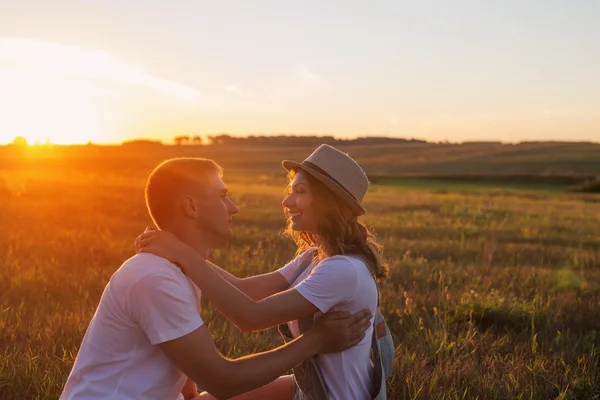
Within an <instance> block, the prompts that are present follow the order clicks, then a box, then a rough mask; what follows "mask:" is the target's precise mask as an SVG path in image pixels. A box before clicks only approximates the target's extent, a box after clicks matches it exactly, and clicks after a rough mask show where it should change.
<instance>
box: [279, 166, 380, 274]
mask: <svg viewBox="0 0 600 400" xmlns="http://www.w3.org/2000/svg"><path fill="white" fill-rule="evenodd" d="M295 175H296V172H295V171H293V170H292V171H290V172H289V174H288V186H287V188H286V193H289V191H290V190H291V182H292V180H293V179H294V176H295ZM305 176H306V178H307V180H308V184H309V186H310V190H311V192H312V193H313V197H314V202H313V205H312V206H313V207H314V209H315V211H316V212H315V214H316V215H318V216H319V222H318V227H317V231H318V232H319V234H318V238H317V237H316V236H315V235H313V234H312V233H310V232H304V231H294V230H293V229H292V222H291V220H289V219H288V223H287V227H286V229H285V234H286V235H287V236H289V237H290V238H292V239H293V240H294V242H296V244H297V245H298V254H299V253H301V252H303V251H304V250H307V249H308V248H310V247H316V248H317V251H316V255H315V257H317V259H319V260H323V259H325V258H327V257H332V256H335V255H349V254H352V255H359V256H363V257H364V259H365V261H366V263H367V267H368V268H369V270H370V271H371V273H372V274H373V275H374V276H375V278H377V279H382V278H385V277H386V276H387V275H388V265H387V264H386V263H385V262H384V260H383V259H382V256H381V252H382V249H383V246H382V245H380V244H379V243H378V242H377V241H376V239H375V236H374V235H373V234H372V233H371V231H369V229H368V228H367V227H366V226H365V225H363V224H362V223H361V222H359V221H358V219H357V217H356V216H355V215H354V214H353V212H352V210H351V208H350V207H349V206H348V205H347V204H346V203H345V202H344V201H343V200H342V199H340V198H339V197H338V196H337V195H335V194H334V193H333V192H332V191H331V190H329V189H328V188H327V187H326V186H325V185H324V184H323V183H321V182H320V181H319V180H317V179H316V178H313V177H312V176H311V175H310V174H305Z"/></svg>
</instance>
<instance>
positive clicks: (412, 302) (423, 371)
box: [0, 150, 600, 400]
mask: <svg viewBox="0 0 600 400" xmlns="http://www.w3.org/2000/svg"><path fill="white" fill-rule="evenodd" d="M89 151H90V152H91V151H92V150H89ZM93 151H96V150H93ZM168 156H172V154H171V153H169V154H163V157H159V155H158V154H154V155H147V154H146V155H144V154H140V155H127V156H125V155H123V154H121V155H120V156H118V157H117V156H115V154H114V153H113V152H112V150H111V151H107V153H105V154H104V156H103V154H102V153H101V152H97V154H96V155H95V156H93V157H92V155H91V154H87V156H86V157H91V159H87V158H85V157H81V158H80V159H78V158H77V157H79V156H78V155H77V154H76V152H75V153H73V154H71V155H70V156H69V157H67V156H65V155H64V154H62V155H61V157H57V158H56V159H55V161H53V162H52V163H50V162H48V163H46V162H44V163H42V162H40V161H39V160H38V161H36V160H35V159H34V160H30V161H23V160H21V161H20V162H19V164H13V166H12V167H10V169H9V167H6V166H5V167H4V169H2V170H0V209H1V210H2V212H1V213H0V398H1V399H2V400H16V399H28V400H29V399H56V398H57V397H58V395H59V393H60V391H61V389H62V387H63V385H64V382H65V380H66V377H67V374H68V373H69V370H70V368H71V366H72V363H73V360H74V358H75V356H76V354H77V349H78V346H79V345H80V343H81V339H82V337H83V334H84V332H85V329H86V328H87V324H88V322H89V320H90V318H91V316H92V315H93V313H94V310H95V308H96V306H97V304H98V301H99V298H100V295H101V293H102V290H103V288H104V286H105V285H106V283H107V281H108V279H109V278H110V276H111V274H112V273H113V272H114V271H115V270H116V269H117V268H118V267H119V265H120V264H121V263H122V262H123V261H124V260H125V259H126V258H128V257H130V256H131V255H132V254H133V250H132V246H133V240H134V238H135V237H136V236H137V235H138V234H139V233H140V232H141V231H142V230H143V229H144V227H145V226H146V225H148V224H149V219H148V216H147V213H146V210H145V208H144V202H143V185H144V181H145V177H146V175H147V173H148V172H149V170H150V169H151V167H152V166H153V165H154V162H155V161H156V160H158V159H160V158H166V157H168ZM94 157H95V158H94ZM103 157H104V158H103ZM247 157H251V155H247ZM295 158H296V157H295ZM90 160H93V161H90ZM5 161H6V160H5ZM279 171H280V170H279V169H278V167H277V166H275V167H271V169H267V170H265V171H261V172H259V174H257V175H254V174H252V173H250V172H252V171H250V170H248V169H247V168H243V169H241V170H240V169H238V170H235V169H234V168H233V166H232V167H230V168H229V169H227V170H226V174H225V180H226V181H227V182H228V183H229V186H230V189H231V191H232V196H233V198H234V200H235V201H236V202H237V203H238V204H239V205H240V208H241V212H240V214H239V215H238V216H237V217H236V218H235V237H234V238H233V239H232V241H231V242H230V243H229V244H228V245H227V246H225V247H223V248H220V249H215V250H214V251H212V253H211V258H212V259H213V260H214V261H216V262H217V263H218V264H219V265H221V266H223V267H224V268H226V269H228V270H230V271H231V272H233V273H235V274H237V275H238V276H247V275H251V274H257V273H261V272H267V271H272V270H273V269H275V268H277V267H279V266H281V265H283V264H284V263H285V262H286V261H287V260H289V259H290V258H291V257H293V254H294V248H293V246H292V244H291V243H290V242H289V241H288V240H286V239H285V238H283V237H282V235H281V231H282V228H283V226H284V218H283V215H282V212H281V200H282V192H283V183H284V179H283V174H282V173H281V172H279ZM275 177H276V178H275ZM411 182H412V181H411ZM412 184H414V182H412ZM598 200H599V198H598V196H597V195H593V194H567V193H560V192H556V191H554V192H551V193H547V192H544V191H527V190H512V189H507V188H497V187H495V188H490V187H483V186H481V185H477V187H476V188H475V189H473V190H471V189H469V190H464V188H462V187H456V186H452V185H447V186H445V187H443V188H440V187H439V186H436V185H434V184H433V183H432V182H427V185H424V186H422V187H418V188H417V187H415V186H414V185H413V186H411V184H400V185H399V184H393V185H373V186H372V188H371V190H370V192H369V194H368V195H367V198H366V207H367V208H368V210H369V212H368V213H367V215H365V217H364V218H363V220H364V221H365V222H366V223H367V224H368V225H370V226H372V227H373V228H374V230H375V232H376V233H377V234H378V237H379V238H380V240H381V241H382V243H383V244H384V245H385V255H386V256H387V257H388V258H389V259H390V264H391V274H390V277H389V279H388V280H387V281H386V282H385V283H383V284H382V286H381V293H382V298H381V304H382V310H383V312H384V314H385V316H386V319H387V321H388V323H389V325H390V328H391V330H392V332H393V335H394V339H395V343H396V345H397V348H396V361H395V374H394V377H393V378H392V379H391V380H390V382H389V395H390V398H394V399H446V400H447V399H543V400H547V399H600V380H599V379H598V377H599V376H600V361H599V360H600V358H599V355H598V346H599V345H600V338H599V335H600V333H599V332H598V330H599V325H598V322H597V321H598V315H600V228H599V227H600V201H598ZM203 317H204V318H205V319H206V320H207V321H209V322H208V324H209V328H210V330H211V332H212V334H213V336H214V337H215V341H216V344H217V346H218V347H219V348H220V350H221V351H222V352H223V353H224V354H225V355H227V356H232V357H233V356H240V355H245V354H249V353H252V352H256V351H259V350H265V349H269V348H272V347H274V346H277V345H279V344H281V342H280V340H279V338H278V335H277V334H276V333H275V332H273V331H269V330H268V331H263V332H256V333H252V334H244V333H241V332H239V331H238V330H237V329H235V327H233V326H232V324H230V323H229V322H228V321H227V320H225V319H224V318H223V317H222V316H221V315H220V314H219V313H218V312H216V311H215V310H214V309H213V308H212V307H211V305H210V303H207V304H206V306H205V307H204V309H203Z"/></svg>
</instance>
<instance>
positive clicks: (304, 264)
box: [294, 249, 316, 281]
mask: <svg viewBox="0 0 600 400" xmlns="http://www.w3.org/2000/svg"><path fill="white" fill-rule="evenodd" d="M315 251H316V249H312V250H310V249H309V250H307V251H306V252H307V253H308V252H310V256H308V255H307V256H306V258H305V259H304V261H303V262H302V264H300V267H299V268H298V272H297V274H296V276H295V277H294V281H295V280H296V279H298V277H299V276H300V275H302V273H303V272H304V271H306V268H308V267H309V266H310V264H312V262H313V257H314V254H315Z"/></svg>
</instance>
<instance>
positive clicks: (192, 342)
mask: <svg viewBox="0 0 600 400" xmlns="http://www.w3.org/2000/svg"><path fill="white" fill-rule="evenodd" d="M342 314H343V313H331V315H326V316H324V317H323V318H320V319H319V321H317V322H315V325H314V327H313V328H312V329H311V330H310V331H308V332H307V333H306V334H304V335H302V336H300V337H299V338H297V339H296V340H294V341H292V342H290V343H288V344H286V345H284V346H281V347H278V348H276V349H273V350H271V351H267V352H264V353H259V354H253V355H249V356H246V357H242V358H238V359H235V360H229V359H226V358H224V357H223V356H222V355H221V354H220V353H219V351H218V350H217V349H216V348H215V346H214V343H213V340H212V338H211V336H210V333H209V332H208V329H207V328H206V326H205V325H202V326H201V327H200V328H198V329H196V330H194V331H192V332H191V333H189V334H187V335H185V336H182V337H180V338H177V339H174V340H171V341H168V342H163V343H160V344H158V346H159V347H160V349H161V350H162V351H163V352H164V353H165V354H166V356H167V357H168V358H169V359H170V360H171V361H172V362H173V363H174V364H175V365H176V366H177V367H178V368H179V369H180V370H181V371H182V372H183V373H185V374H186V375H187V376H188V377H190V378H191V379H192V380H193V381H194V382H197V383H198V384H199V385H200V386H201V387H202V388H203V389H205V390H206V391H207V392H209V393H210V394H212V395H213V396H215V397H217V398H229V397H232V396H235V395H238V394H241V393H245V392H248V391H250V390H253V389H256V388H259V387H261V386H264V385H266V384H267V383H269V382H271V381H273V380H275V379H276V378H277V377H279V376H280V375H282V374H284V373H285V372H286V371H288V370H290V369H291V368H293V367H294V366H296V365H297V364H299V363H300V362H302V361H303V360H305V359H307V358H309V357H311V356H313V355H315V354H318V353H323V352H338V351H343V350H345V349H346V348H349V347H351V346H354V345H355V344H357V343H359V342H360V340H361V339H362V338H363V337H364V332H365V330H366V329H367V328H368V326H369V325H370V318H371V314H370V312H368V311H366V310H365V311H361V312H360V313H357V314H355V315H353V316H352V317H350V318H343V317H344V316H343V315H342Z"/></svg>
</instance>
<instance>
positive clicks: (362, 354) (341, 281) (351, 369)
mask: <svg viewBox="0 0 600 400" xmlns="http://www.w3.org/2000/svg"><path fill="white" fill-rule="evenodd" d="M311 256H312V249H309V250H307V251H305V252H303V253H302V254H300V255H298V256H297V257H296V258H295V259H293V260H292V261H290V262H289V263H288V264H286V265H285V266H283V267H282V268H280V269H279V270H278V271H279V273H281V275H283V277H284V278H285V279H286V280H287V281H288V283H289V284H290V287H293V288H294V289H296V290H297V291H298V293H300V294H301V295H302V296H303V297H304V298H306V299H307V300H308V301H310V302H311V303H312V304H314V305H315V307H317V308H318V309H319V310H320V312H317V313H316V314H315V315H314V317H315V319H317V318H319V317H320V316H321V315H323V313H326V312H328V311H330V310H332V311H348V312H350V313H356V312H358V311H361V310H363V309H365V308H367V309H369V310H371V312H372V313H373V315H375V311H376V309H377V286H376V284H375V280H374V279H373V277H372V275H371V273H370V271H369V269H368V268H367V266H366V264H365V263H364V262H363V261H362V260H361V259H360V258H359V257H358V256H333V257H329V258H326V259H325V260H323V261H321V262H318V263H315V262H312V263H311V265H309V266H308V268H306V269H305V270H304V272H302V273H301V274H300V275H299V276H298V272H299V268H300V266H301V265H302V264H303V262H304V261H305V260H307V259H308V258H310V257H311ZM371 322H373V321H371ZM288 325H289V327H290V331H291V332H292V335H293V336H294V337H297V336H298V335H299V331H298V321H297V320H296V321H291V322H289V323H288ZM372 335H373V326H372V325H371V326H370V327H369V329H368V330H367V332H365V337H364V338H363V339H362V340H361V342H360V343H359V344H357V345H356V346H354V347H352V348H350V349H348V350H345V351H343V352H341V353H334V354H322V355H319V356H318V358H317V362H318V364H319V368H320V369H321V372H322V373H323V378H324V379H325V383H326V384H327V387H328V389H329V391H330V393H331V396H332V398H333V399H339V400H345V399H357V400H361V399H372V391H373V364H372V363H371V358H370V351H371V338H372Z"/></svg>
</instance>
